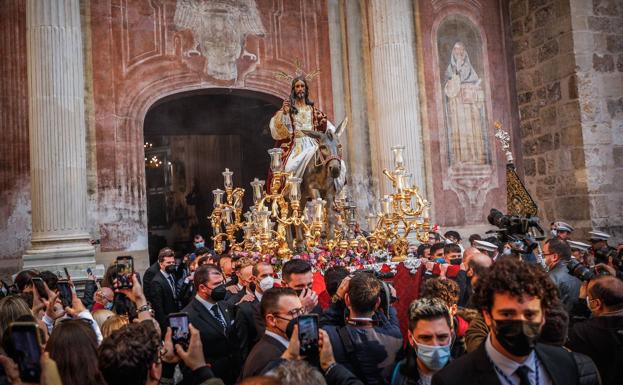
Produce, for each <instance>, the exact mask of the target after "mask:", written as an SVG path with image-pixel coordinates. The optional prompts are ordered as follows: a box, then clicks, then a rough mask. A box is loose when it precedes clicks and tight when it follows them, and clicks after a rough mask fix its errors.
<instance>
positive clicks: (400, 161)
mask: <svg viewBox="0 0 623 385" xmlns="http://www.w3.org/2000/svg"><path fill="white" fill-rule="evenodd" d="M391 149H392V152H393V153H394V168H395V169H396V170H398V169H402V168H404V163H405V162H404V157H403V151H404V149H405V146H393V147H392V148H391Z"/></svg>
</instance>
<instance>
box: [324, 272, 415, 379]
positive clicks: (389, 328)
mask: <svg viewBox="0 0 623 385" xmlns="http://www.w3.org/2000/svg"><path fill="white" fill-rule="evenodd" d="M382 287H383V285H382V282H381V281H380V280H379V279H378V278H376V277H375V276H374V275H373V274H371V273H367V272H359V273H355V274H354V275H353V276H352V277H350V278H346V279H344V281H342V284H341V285H340V287H339V288H338V293H337V296H338V297H339V298H340V299H339V300H340V301H342V300H343V302H344V304H345V305H346V308H347V309H348V316H347V318H346V326H335V325H326V326H324V327H323V329H325V330H326V331H327V333H328V335H329V339H330V340H331V345H332V346H333V353H334V355H335V360H336V362H338V363H340V364H343V365H344V366H346V367H347V368H348V369H349V370H350V371H351V372H352V373H354V374H355V375H356V376H357V377H358V378H359V379H360V380H362V381H363V382H364V383H366V384H383V383H387V382H388V381H389V379H390V376H391V371H392V368H393V365H394V362H395V361H396V358H397V355H398V353H399V352H400V350H401V348H402V343H403V340H402V333H401V332H400V327H399V325H398V317H397V314H396V310H395V309H394V308H393V307H392V306H390V307H389V314H388V315H387V317H386V316H385V314H383V313H382V312H376V313H375V311H376V310H377V308H378V307H379V305H380V304H381V293H382Z"/></svg>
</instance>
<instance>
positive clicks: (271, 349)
mask: <svg viewBox="0 0 623 385" xmlns="http://www.w3.org/2000/svg"><path fill="white" fill-rule="evenodd" d="M260 308H261V312H262V317H263V318H264V322H265V323H266V332H265V333H264V336H262V338H261V339H260V340H259V342H258V343H257V344H255V346H254V347H253V349H252V350H251V353H249V357H248V358H247V361H246V362H245V365H244V368H243V370H242V378H246V377H251V376H256V375H259V374H261V373H262V371H263V369H264V368H265V367H266V366H267V365H268V364H269V363H270V362H271V361H273V360H276V359H278V358H279V357H281V355H282V354H283V352H284V351H285V350H286V349H287V348H288V344H289V338H290V337H291V336H289V335H288V334H287V333H286V331H287V330H288V324H290V323H293V322H295V321H296V318H297V317H298V316H299V315H301V314H303V306H302V304H301V301H300V299H299V298H298V296H297V295H296V292H294V290H292V289H289V288H285V287H275V288H272V289H269V290H267V291H266V292H265V293H264V295H263V296H262V301H261V303H260ZM292 327H293V325H292V326H291V328H292ZM291 328H290V329H291ZM290 331H291V330H290Z"/></svg>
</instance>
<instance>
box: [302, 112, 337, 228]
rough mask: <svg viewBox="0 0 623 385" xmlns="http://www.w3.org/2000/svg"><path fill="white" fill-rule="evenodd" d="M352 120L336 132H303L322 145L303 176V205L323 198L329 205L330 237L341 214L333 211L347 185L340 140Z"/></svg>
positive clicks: (319, 145)
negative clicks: (339, 195)
mask: <svg viewBox="0 0 623 385" xmlns="http://www.w3.org/2000/svg"><path fill="white" fill-rule="evenodd" d="M347 124H348V118H345V119H344V120H343V121H342V123H340V124H339V125H338V127H337V129H336V130H335V132H331V131H327V132H324V133H323V132H320V131H312V130H301V132H302V133H303V134H305V135H307V136H309V137H311V138H314V139H316V140H317V141H318V149H317V150H316V153H315V154H314V157H313V158H312V159H311V160H310V161H309V163H308V164H307V167H306V168H305V172H304V173H303V182H302V183H301V196H302V199H301V203H302V204H303V205H305V204H306V202H307V201H308V200H309V199H316V198H322V199H324V200H325V201H326V202H327V207H328V210H327V211H328V222H329V226H328V228H327V235H330V234H333V229H334V228H335V225H336V224H337V213H336V212H335V210H334V209H333V202H334V198H335V196H336V195H337V194H338V193H339V192H340V191H341V190H342V188H343V187H344V184H345V183H346V164H345V163H344V161H343V160H342V146H341V145H340V142H339V139H340V136H341V135H342V134H343V133H344V131H346V126H347Z"/></svg>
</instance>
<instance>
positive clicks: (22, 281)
mask: <svg viewBox="0 0 623 385" xmlns="http://www.w3.org/2000/svg"><path fill="white" fill-rule="evenodd" d="M38 276H39V273H37V272H36V271H34V270H22V271H20V272H19V273H17V275H16V276H15V280H14V282H15V285H16V286H17V289H18V290H19V291H24V288H26V286H28V285H30V284H31V280H32V278H33V277H38Z"/></svg>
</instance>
